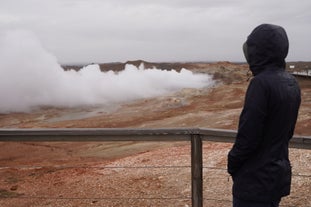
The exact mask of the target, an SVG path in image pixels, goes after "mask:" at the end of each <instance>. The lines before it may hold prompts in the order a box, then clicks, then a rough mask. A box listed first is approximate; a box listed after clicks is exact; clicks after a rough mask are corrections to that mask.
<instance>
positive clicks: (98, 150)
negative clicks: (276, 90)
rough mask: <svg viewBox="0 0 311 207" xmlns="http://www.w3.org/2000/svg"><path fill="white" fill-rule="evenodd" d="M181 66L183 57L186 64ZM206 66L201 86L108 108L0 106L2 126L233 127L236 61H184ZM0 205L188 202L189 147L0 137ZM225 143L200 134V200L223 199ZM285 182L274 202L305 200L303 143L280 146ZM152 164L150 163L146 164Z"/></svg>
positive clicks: (310, 183)
mask: <svg viewBox="0 0 311 207" xmlns="http://www.w3.org/2000/svg"><path fill="white" fill-rule="evenodd" d="M188 66H189V65H188ZM189 67H191V68H189V69H191V70H193V71H196V72H208V73H211V74H214V77H215V78H216V79H217V80H218V84H217V85H216V86H214V87H212V88H208V89H184V90H182V91H179V92H177V93H175V94H171V95H168V96H163V97H157V98H153V99H145V100H137V101H134V102H131V103H124V104H121V105H119V106H116V107H113V108H109V109H107V108H102V107H100V106H96V107H85V108H74V109H65V108H52V107H51V108H43V109H38V110H36V111H33V112H32V113H11V114H2V115H0V127H2V128H80V127H83V128H94V127H95V128H99V127H100V128H112V127H113V128H119V127H135V128H168V127H170V128H171V127H187V128H189V127H206V128H222V129H236V128H237V121H238V117H239V114H240V112H241V108H242V106H243V100H244V94H245V90H246V87H247V84H248V82H247V77H246V72H247V70H246V66H244V65H234V64H230V63H218V64H203V63H202V64H192V65H191V66H189ZM300 85H301V88H302V106H301V110H300V114H299V118H298V122H297V127H296V134H299V135H309V136H310V135H311V121H310V120H311V110H310V108H311V80H308V79H307V80H300ZM0 145H1V151H0V183H1V185H0V206H12V207H13V206H14V207H15V206H25V207H26V206H27V207H28V206H38V207H39V206H53V207H55V206H64V207H66V206H68V207H69V206H183V207H185V206H190V205H191V200H190V196H191V185H190V168H189V166H190V148H189V143H184V142H174V143H169V142H147V143H146V142H105V143H100V142H92V143H47V142H36V143H28V142H24V143H0ZM230 147H231V144H229V143H212V142H206V143H204V206H231V202H230V200H231V192H230V189H231V184H232V183H231V180H230V179H229V176H228V175H227V173H226V155H227V152H228V150H229V149H230ZM290 152H291V155H290V156H291V159H292V164H293V172H294V176H293V190H292V194H291V196H289V197H287V198H285V199H284V200H283V201H282V205H284V206H302V207H306V206H311V196H310V195H311V177H310V176H311V174H310V169H311V164H310V163H311V150H307V149H290ZM154 167H155V168H154Z"/></svg>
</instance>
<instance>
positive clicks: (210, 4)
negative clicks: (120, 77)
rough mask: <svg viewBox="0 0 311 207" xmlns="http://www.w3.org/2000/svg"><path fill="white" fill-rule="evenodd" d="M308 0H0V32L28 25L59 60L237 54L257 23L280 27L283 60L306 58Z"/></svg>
mask: <svg viewBox="0 0 311 207" xmlns="http://www.w3.org/2000/svg"><path fill="white" fill-rule="evenodd" d="M310 10H311V1H310V0H299V1H294V0H215V1H212V0H0V35H1V34H2V33H4V32H5V31H7V30H16V29H18V30H30V31H32V32H33V33H34V34H35V35H36V36H37V37H38V39H39V40H40V42H41V43H42V44H43V46H44V47H45V48H46V49H47V50H48V51H49V52H51V53H52V54H54V55H55V56H56V58H57V59H58V61H59V62H60V63H81V62H83V63H87V62H97V63H99V62H117V61H121V62H125V61H127V60H136V59H143V60H146V61H222V60H228V61H244V57H243V53H242V49H241V47H242V46H241V45H242V44H243V42H244V41H245V39H246V37H247V35H248V34H249V33H250V32H251V30H252V29H253V28H254V27H255V26H257V25H259V24H261V23H273V24H279V25H281V26H283V27H284V28H285V29H286V31H287V33H288V36H289V41H290V52H289V56H288V58H287V60H309V61H310V60H311V40H310V38H311V25H310V21H311V12H310Z"/></svg>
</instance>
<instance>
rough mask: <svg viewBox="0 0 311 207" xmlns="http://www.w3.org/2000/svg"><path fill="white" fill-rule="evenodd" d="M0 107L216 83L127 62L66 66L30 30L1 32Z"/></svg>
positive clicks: (25, 107) (105, 99) (112, 99)
mask: <svg viewBox="0 0 311 207" xmlns="http://www.w3.org/2000/svg"><path fill="white" fill-rule="evenodd" d="M0 72H1V80H0V97H1V101H0V113H7V112H17V111H29V110H31V109H32V108H34V107H39V106H57V107H76V106H82V105H97V104H115V103H119V102H124V101H129V100H134V99H139V98H150V97H155V96H158V95H162V94H167V93H170V92H175V91H178V90H180V89H182V88H202V87H207V86H210V85H211V84H213V81H212V79H211V77H210V76H208V75H203V74H193V73H192V72H191V71H188V70H186V69H182V70H181V71H180V72H176V71H175V70H171V71H166V70H158V69H155V68H154V69H144V68H143V66H140V67H139V68H137V67H135V66H133V65H126V66H125V69H124V70H123V71H121V72H118V73H115V72H113V71H109V72H101V71H100V68H99V66H98V65H89V66H86V67H84V68H83V69H81V70H80V71H78V72H77V71H74V70H70V71H64V70H63V69H62V68H61V66H60V65H59V64H58V63H57V60H56V58H55V57H54V56H53V55H52V54H50V53H48V52H47V51H46V50H45V49H44V48H43V47H42V45H41V44H40V42H39V41H38V40H37V38H36V37H35V36H34V35H33V34H32V33H30V32H25V31H10V32H6V33H5V34H2V35H0Z"/></svg>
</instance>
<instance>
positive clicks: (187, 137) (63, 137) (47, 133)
mask: <svg viewBox="0 0 311 207" xmlns="http://www.w3.org/2000/svg"><path fill="white" fill-rule="evenodd" d="M235 136H236V131H232V130H219V129H207V128H182V129H181V128H173V129H130V128H122V129H121V128H113V129H103V128H76V129H0V142H46V141H48V142H54V141H55V142H60V141H64V142H90V141H103V142H104V141H190V142H191V202H192V206H193V207H202V206H203V159H202V142H203V141H214V142H233V141H234V138H235ZM290 146H291V147H294V148H304V149H311V137H310V136H294V137H293V138H292V139H291V142H290Z"/></svg>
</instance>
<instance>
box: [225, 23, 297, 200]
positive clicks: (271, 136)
mask: <svg viewBox="0 0 311 207" xmlns="http://www.w3.org/2000/svg"><path fill="white" fill-rule="evenodd" d="M245 49H246V58H247V61H248V64H249V66H250V70H251V71H252V73H253V75H254V77H253V79H252V80H251V82H250V84H249V86H248V89H247V92H246V95H245V103H244V108H243V110H242V113H241V115H240V120H239V128H238V133H237V137H236V141H235V143H234V145H233V147H232V149H231V150H230V152H229V154H228V172H229V173H230V174H231V175H232V178H233V195H234V196H235V197H237V198H240V199H243V200H249V201H257V202H270V201H273V200H278V199H280V198H281V197H282V196H286V195H289V193H290V185H291V165H290V161H289V158H288V142H289V140H290V139H291V138H292V136H293V133H294V129H295V124H296V120H297V115H298V110H299V106H300V102H301V98H300V89H299V86H298V84H297V82H296V80H295V78H294V77H293V76H292V75H290V74H289V73H287V72H286V71H285V57H286V56H287V52H288V39H287V35H286V32H285V30H284V29H283V28H282V27H279V26H276V25H269V24H263V25H260V26H258V27H257V28H255V29H254V30H253V32H252V33H251V34H250V35H249V36H248V38H247V41H246V48H245Z"/></svg>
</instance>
